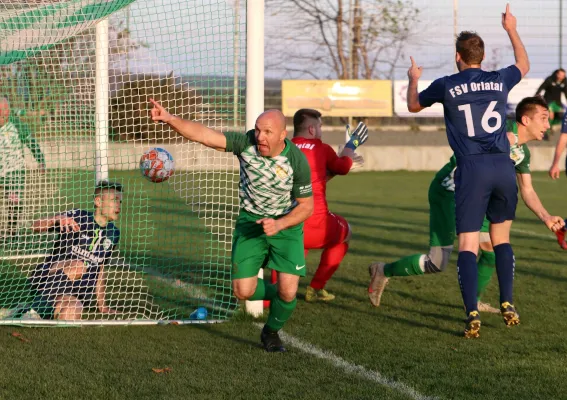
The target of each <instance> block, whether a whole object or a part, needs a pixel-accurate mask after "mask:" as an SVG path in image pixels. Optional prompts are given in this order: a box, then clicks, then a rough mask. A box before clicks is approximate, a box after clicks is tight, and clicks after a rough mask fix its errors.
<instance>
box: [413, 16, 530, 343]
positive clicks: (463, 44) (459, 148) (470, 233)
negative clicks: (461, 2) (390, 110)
mask: <svg viewBox="0 0 567 400" xmlns="http://www.w3.org/2000/svg"><path fill="white" fill-rule="evenodd" d="M502 27H503V28H504V30H505V31H506V32H507V33H508V36H509V38H510V41H511V43H512V47H513V49H514V56H515V59H516V64H515V65H511V66H509V67H507V68H503V69H500V70H498V71H493V72H487V71H483V70H482V69H481V63H482V61H483V60H484V42H483V40H482V39H481V38H480V36H478V35H477V34H476V33H474V32H461V34H460V35H459V36H458V38H457V40H456V46H455V47H456V54H455V61H456V63H457V68H458V70H459V72H458V73H457V74H454V75H451V76H445V77H442V78H439V79H437V80H435V81H434V82H433V83H432V84H431V85H430V86H429V87H428V88H427V89H425V90H424V91H423V92H421V93H419V94H418V92H417V85H418V81H419V78H420V77H421V73H422V68H421V67H418V66H417V65H416V64H415V61H414V60H413V58H412V59H411V60H412V65H411V67H410V69H409V70H408V78H409V83H408V93H407V104H408V110H409V111H411V112H419V111H421V110H423V109H424V108H425V107H429V106H431V105H433V104H434V103H441V104H443V112H444V117H445V125H446V127H447V137H448V139H449V144H450V146H451V148H452V150H453V152H454V154H455V158H456V160H457V171H456V173H455V220H456V231H457V235H458V238H459V257H458V260H457V275H458V278H459V287H460V289H461V294H462V297H463V303H464V304H465V310H466V311H465V312H466V314H467V321H466V325H465V331H464V335H465V337H478V336H479V330H480V325H481V322H480V316H479V313H478V301H477V285H478V281H477V270H478V267H477V263H476V257H477V253H478V247H479V244H480V241H479V240H480V228H481V227H482V222H483V220H484V217H485V216H486V217H488V220H489V221H490V222H491V226H490V238H491V240H492V243H493V244H494V253H495V256H496V270H497V273H498V282H499V283H500V309H501V311H502V316H503V318H504V322H505V323H506V325H507V326H511V325H515V324H518V323H519V316H518V313H517V312H516V309H515V307H514V305H513V289H514V252H513V251H512V246H511V245H510V228H511V226H512V221H513V220H514V218H515V215H516V205H517V202H518V188H517V184H516V174H515V170H514V165H513V164H512V163H511V162H510V159H509V157H510V143H509V142H508V137H507V135H506V127H505V124H504V121H505V119H506V103H507V100H508V93H509V91H510V90H512V88H513V87H514V86H515V85H516V84H517V83H518V82H519V81H520V80H521V79H522V77H523V76H525V75H526V74H527V72H528V71H529V65H530V64H529V59H528V55H527V53H526V50H525V48H524V45H523V44H522V42H521V40H520V36H519V35H518V32H517V30H516V18H515V17H514V16H513V15H512V14H511V13H510V6H509V5H507V6H506V12H505V13H503V14H502Z"/></svg>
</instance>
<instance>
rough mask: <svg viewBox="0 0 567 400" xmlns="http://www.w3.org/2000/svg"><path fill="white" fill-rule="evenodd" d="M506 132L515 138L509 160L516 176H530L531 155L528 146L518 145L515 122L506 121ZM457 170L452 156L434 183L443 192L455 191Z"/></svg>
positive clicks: (436, 176) (438, 173)
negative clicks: (441, 188)
mask: <svg viewBox="0 0 567 400" xmlns="http://www.w3.org/2000/svg"><path fill="white" fill-rule="evenodd" d="M506 132H512V133H513V134H514V135H515V136H516V143H514V144H513V145H511V146H510V158H511V159H512V161H514V165H515V167H516V173H517V174H530V173H531V170H530V159H531V153H530V149H529V148H528V145H527V144H526V143H524V144H522V145H518V144H517V141H518V125H517V123H516V121H512V120H508V121H506ZM456 168H457V160H456V159H455V156H454V155H453V156H452V157H451V159H450V160H449V162H448V163H447V164H445V165H444V166H443V168H441V169H440V170H439V171H438V172H437V174H435V178H433V181H434V182H437V183H438V184H439V185H441V186H442V187H443V188H444V189H445V190H449V191H451V192H453V191H455V181H454V175H455V169H456Z"/></svg>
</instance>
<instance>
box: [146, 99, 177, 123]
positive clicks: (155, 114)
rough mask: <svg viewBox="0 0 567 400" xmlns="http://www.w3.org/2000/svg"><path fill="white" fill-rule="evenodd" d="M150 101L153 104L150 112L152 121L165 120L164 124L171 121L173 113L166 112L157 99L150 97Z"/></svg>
mask: <svg viewBox="0 0 567 400" xmlns="http://www.w3.org/2000/svg"><path fill="white" fill-rule="evenodd" d="M150 103H152V105H153V106H154V107H153V108H152V109H151V111H150V113H151V116H152V121H154V122H165V123H166V124H167V123H168V122H169V121H171V119H172V118H173V115H171V114H170V113H168V112H167V110H166V109H165V108H163V107H162V106H161V104H159V103H158V102H157V101H155V100H154V99H150Z"/></svg>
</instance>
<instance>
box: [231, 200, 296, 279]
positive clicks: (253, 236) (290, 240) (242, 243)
mask: <svg viewBox="0 0 567 400" xmlns="http://www.w3.org/2000/svg"><path fill="white" fill-rule="evenodd" d="M261 218H263V217H261V216H258V215H254V214H250V213H248V212H246V211H244V210H241V211H240V214H239V215H238V219H237V220H236V227H235V228H234V235H233V239H232V257H231V262H232V279H241V278H251V277H253V276H256V275H258V272H259V271H260V268H263V267H268V268H271V269H273V270H275V271H278V272H284V273H286V274H291V275H298V276H305V270H306V267H305V256H304V253H303V224H299V225H296V226H294V227H292V228H288V229H285V230H283V231H280V232H278V233H277V234H276V235H274V236H266V235H265V234H264V229H263V227H262V225H259V224H257V223H256V221H257V220H259V219H261Z"/></svg>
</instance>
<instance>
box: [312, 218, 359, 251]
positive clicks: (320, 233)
mask: <svg viewBox="0 0 567 400" xmlns="http://www.w3.org/2000/svg"><path fill="white" fill-rule="evenodd" d="M349 229H350V228H349V226H348V222H347V221H346V219H344V218H343V217H341V216H340V215H337V214H333V213H330V212H329V213H326V214H315V215H312V216H311V217H309V218H308V219H307V221H305V223H304V226H303V247H305V249H308V250H309V249H325V248H328V247H332V246H335V245H337V244H339V243H342V242H344V240H345V239H346V238H347V236H348V232H349Z"/></svg>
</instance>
